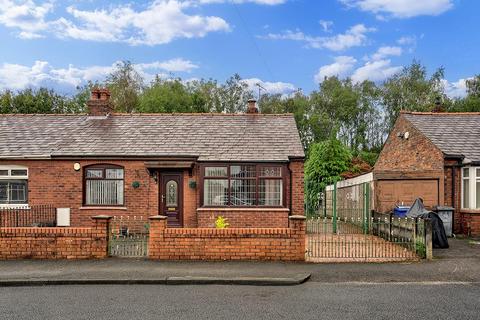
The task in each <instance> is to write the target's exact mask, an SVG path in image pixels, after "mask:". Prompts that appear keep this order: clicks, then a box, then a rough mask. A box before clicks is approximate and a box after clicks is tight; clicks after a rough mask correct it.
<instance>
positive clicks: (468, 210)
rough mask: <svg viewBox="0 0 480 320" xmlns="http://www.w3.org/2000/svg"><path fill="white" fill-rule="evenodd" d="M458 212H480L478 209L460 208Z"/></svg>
mask: <svg viewBox="0 0 480 320" xmlns="http://www.w3.org/2000/svg"><path fill="white" fill-rule="evenodd" d="M460 213H470V214H480V209H461V210H460Z"/></svg>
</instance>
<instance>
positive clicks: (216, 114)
mask: <svg viewBox="0 0 480 320" xmlns="http://www.w3.org/2000/svg"><path fill="white" fill-rule="evenodd" d="M112 115H114V116H123V117H126V116H158V115H164V116H249V117H250V116H253V117H259V116H260V117H261V116H268V117H282V116H284V117H285V116H293V113H255V114H247V113H216V112H156V113H150V112H149V113H140V112H139V113H125V112H115V113H112ZM0 116H4V117H13V116H23V117H27V116H30V117H33V116H88V114H87V113H3V114H0Z"/></svg>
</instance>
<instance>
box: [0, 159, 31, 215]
mask: <svg viewBox="0 0 480 320" xmlns="http://www.w3.org/2000/svg"><path fill="white" fill-rule="evenodd" d="M2 170H7V171H8V173H7V175H6V176H0V180H27V202H26V203H0V208H28V174H29V171H28V167H25V166H19V165H0V171H2ZM12 170H26V171H27V174H26V175H24V176H12Z"/></svg>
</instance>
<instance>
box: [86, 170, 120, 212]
mask: <svg viewBox="0 0 480 320" xmlns="http://www.w3.org/2000/svg"><path fill="white" fill-rule="evenodd" d="M84 180H85V183H84V203H85V205H96V206H121V205H123V204H124V199H123V188H124V181H123V180H124V173H123V168H122V167H119V166H113V165H95V166H90V167H87V168H85V172H84Z"/></svg>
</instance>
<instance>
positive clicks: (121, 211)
mask: <svg viewBox="0 0 480 320" xmlns="http://www.w3.org/2000/svg"><path fill="white" fill-rule="evenodd" d="M77 162H78V163H80V165H81V170H79V171H75V170H74V169H73V166H74V164H75V163H77ZM93 164H112V165H118V166H122V167H123V168H124V176H125V184H124V187H125V191H124V201H125V204H124V206H122V207H110V208H102V207H86V206H84V205H83V172H84V169H85V167H87V166H89V165H93ZM0 165H21V166H25V167H27V168H28V170H29V179H28V204H29V205H37V204H51V205H53V206H54V207H57V208H70V209H71V224H72V226H79V227H80V226H86V227H88V226H90V217H91V216H92V215H95V214H105V215H109V216H130V217H134V216H136V217H140V216H142V217H143V218H144V219H145V220H146V219H148V217H149V216H152V215H157V214H158V210H159V209H158V206H159V186H158V183H156V182H155V180H154V179H153V178H152V177H150V175H149V173H148V171H147V170H146V168H145V164H144V161H142V160H80V159H78V160H75V159H73V160H9V161H7V160H0ZM198 168H199V166H198V165H197V166H195V168H194V169H193V171H192V172H189V171H188V170H183V192H184V194H183V215H184V216H183V222H184V227H187V228H195V227H197V226H201V227H209V226H211V225H212V223H213V222H212V212H200V211H198V212H197V208H199V207H200V203H201V199H200V194H201V188H202V186H201V181H200V179H199V172H198V170H199V169H198ZM289 169H290V171H291V177H290V176H288V177H286V179H285V184H286V188H285V190H286V194H285V195H284V196H285V202H286V205H287V206H288V207H290V205H291V208H292V211H291V214H292V215H303V214H304V210H303V202H304V201H303V161H292V162H291V163H290V164H289ZM135 181H138V182H140V187H139V188H137V189H135V188H133V187H132V183H133V182H135ZM190 181H195V182H196V187H194V188H192V187H190ZM290 186H292V190H290ZM213 214H214V215H215V214H217V212H213ZM222 215H224V216H226V217H227V218H228V219H229V220H230V223H231V225H232V226H235V227H286V226H288V215H289V213H288V211H287V210H286V209H283V210H279V211H276V210H271V211H262V212H261V213H258V212H257V213H254V214H252V211H249V210H245V212H244V213H240V212H239V211H233V210H232V211H231V212H222ZM213 221H214V220H213Z"/></svg>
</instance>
